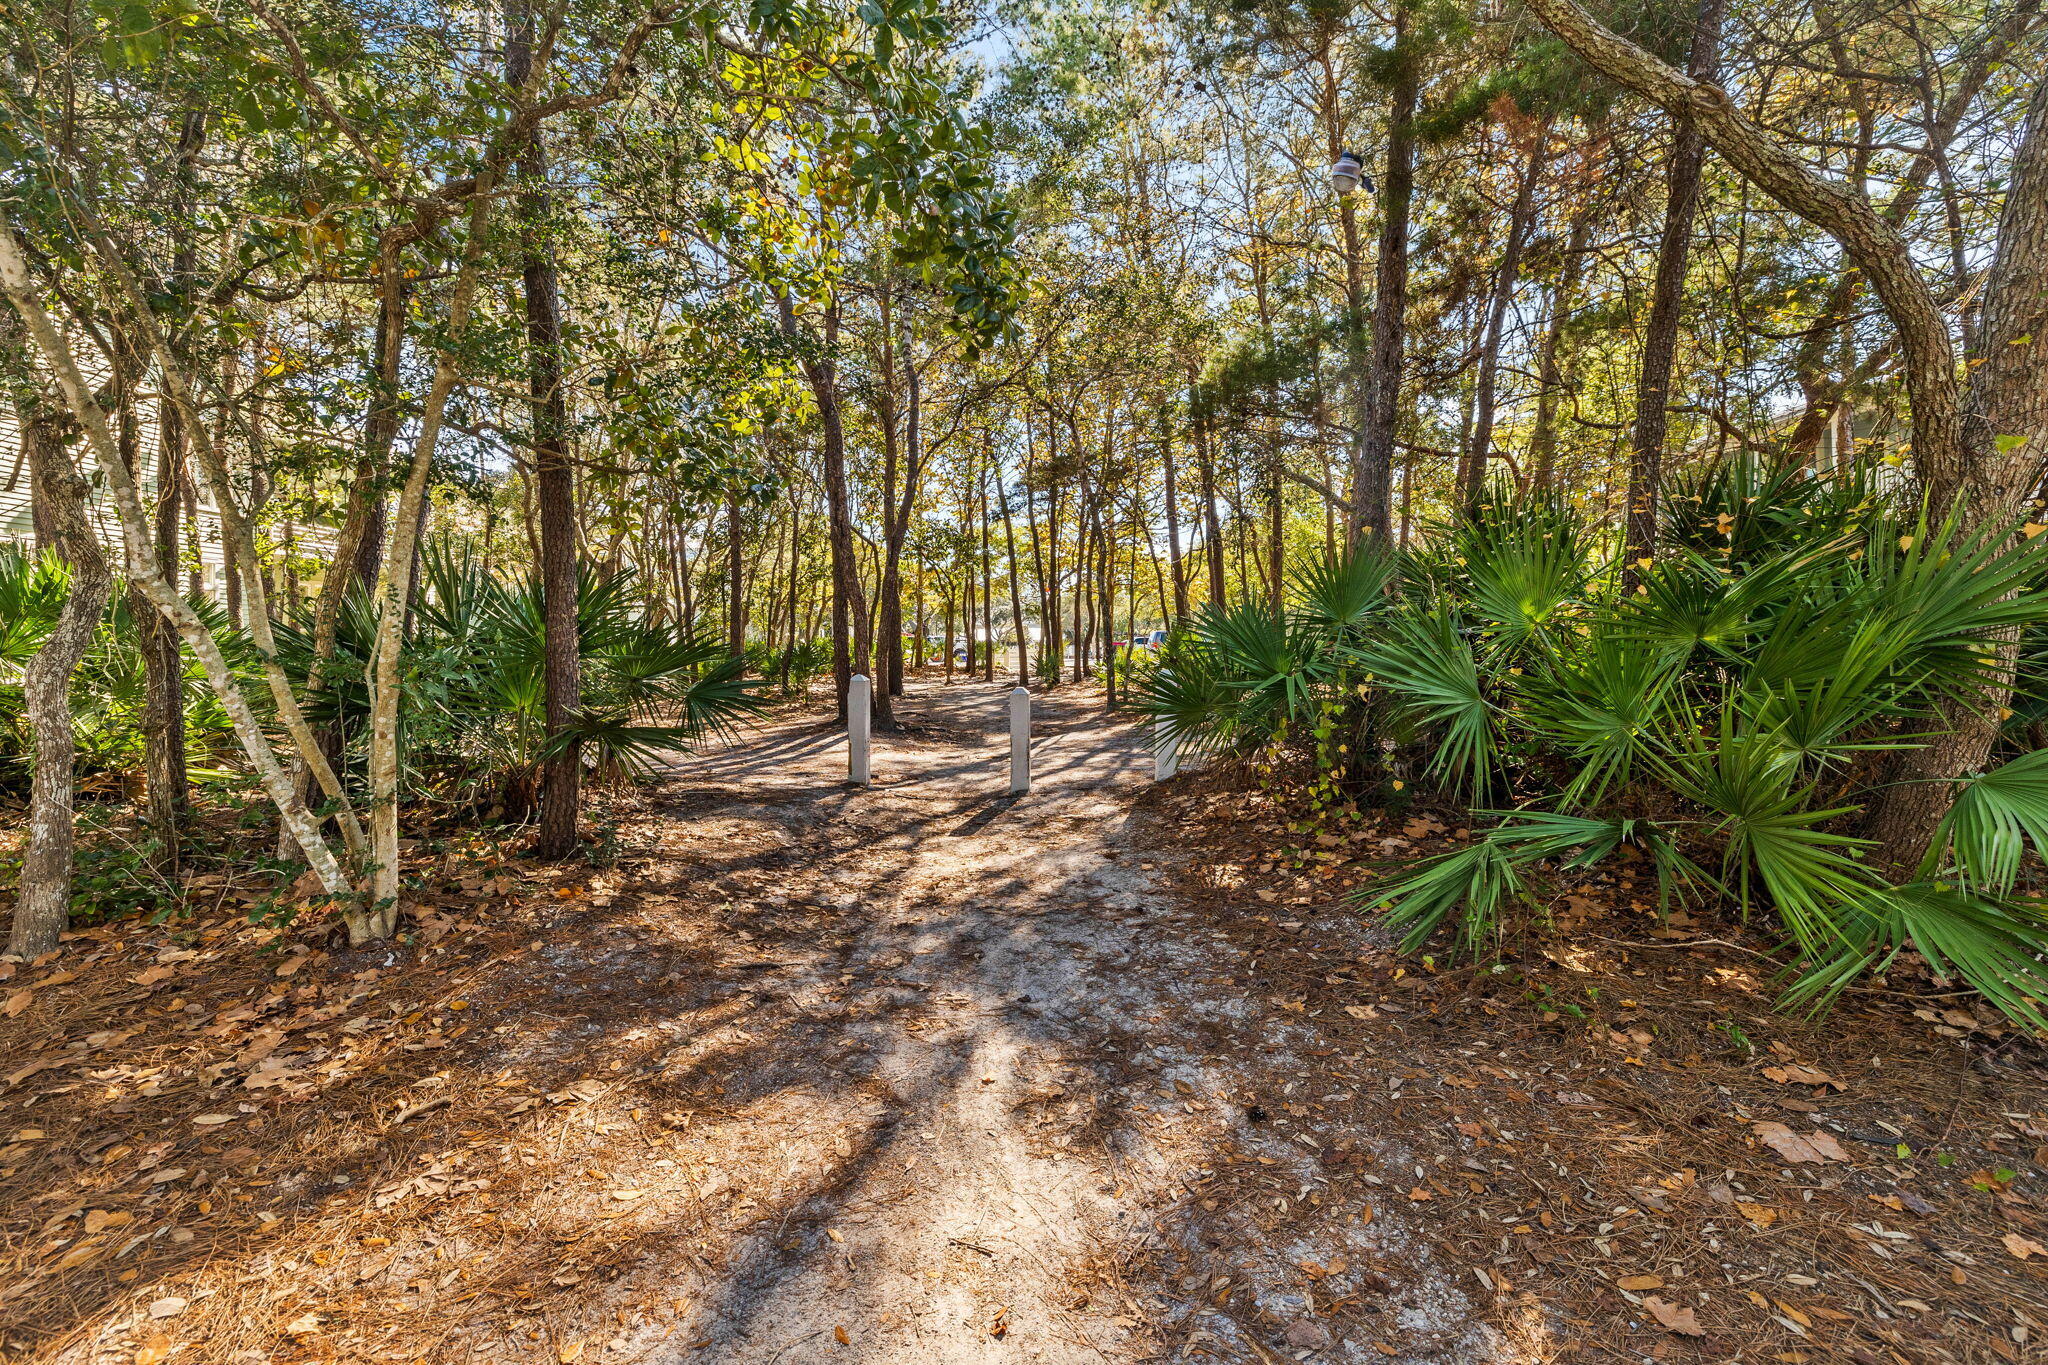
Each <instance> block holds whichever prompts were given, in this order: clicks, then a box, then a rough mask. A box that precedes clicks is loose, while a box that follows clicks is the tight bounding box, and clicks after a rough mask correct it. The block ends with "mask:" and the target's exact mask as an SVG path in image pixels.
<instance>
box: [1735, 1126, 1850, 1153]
mask: <svg viewBox="0 0 2048 1365" xmlns="http://www.w3.org/2000/svg"><path fill="white" fill-rule="evenodd" d="M1755 1131H1756V1139H1757V1141H1758V1142H1761V1143H1763V1144H1764V1146H1766V1147H1769V1148H1770V1149H1771V1150H1772V1151H1774V1152H1776V1153H1777V1154H1778V1155H1779V1156H1781V1157H1783V1158H1785V1160H1787V1161H1790V1162H1795V1163H1796V1162H1814V1163H1819V1162H1823V1161H1847V1160H1848V1159H1849V1154H1848V1153H1847V1152H1845V1151H1843V1150H1842V1144H1841V1143H1839V1142H1836V1141H1835V1140H1834V1138H1833V1137H1831V1136H1829V1135H1828V1134H1826V1133H1824V1132H1822V1131H1821V1130H1820V1129H1818V1128H1816V1129H1814V1130H1813V1131H1812V1132H1810V1133H1807V1134H1805V1135H1804V1136H1802V1135H1800V1134H1798V1133H1795V1132H1793V1131H1792V1130H1791V1129H1790V1128H1787V1127H1786V1126H1785V1125H1784V1124H1782V1123H1759V1124H1756V1125H1755Z"/></svg>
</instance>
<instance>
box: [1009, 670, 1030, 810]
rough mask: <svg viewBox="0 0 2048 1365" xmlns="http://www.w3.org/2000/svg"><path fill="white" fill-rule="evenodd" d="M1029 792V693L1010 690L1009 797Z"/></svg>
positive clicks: (1021, 688)
mask: <svg viewBox="0 0 2048 1365" xmlns="http://www.w3.org/2000/svg"><path fill="white" fill-rule="evenodd" d="M1030 790H1031V692H1030V689H1028V688H1023V687H1013V688H1011V689H1010V795H1012V796H1020V795H1022V794H1023V793H1025V792H1028V791H1030Z"/></svg>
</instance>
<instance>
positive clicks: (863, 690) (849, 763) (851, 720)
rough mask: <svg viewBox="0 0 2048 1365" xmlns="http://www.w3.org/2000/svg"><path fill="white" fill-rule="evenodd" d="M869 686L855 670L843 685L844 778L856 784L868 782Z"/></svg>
mask: <svg viewBox="0 0 2048 1365" xmlns="http://www.w3.org/2000/svg"><path fill="white" fill-rule="evenodd" d="M874 713H875V705H874V697H873V688H872V687H871V685H870V684H869V682H868V680H867V675H866V674H864V673H856V674H854V675H853V677H852V678H850V679H848V680H847V684H846V780H847V781H848V782H851V783H852V784H853V785H854V786H856V787H865V786H867V785H868V731H869V727H870V725H871V724H872V723H873V721H874Z"/></svg>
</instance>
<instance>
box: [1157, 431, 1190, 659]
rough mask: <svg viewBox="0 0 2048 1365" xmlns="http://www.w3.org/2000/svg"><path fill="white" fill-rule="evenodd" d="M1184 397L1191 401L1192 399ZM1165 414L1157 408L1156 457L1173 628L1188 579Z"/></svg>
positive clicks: (1182, 610)
mask: <svg viewBox="0 0 2048 1365" xmlns="http://www.w3.org/2000/svg"><path fill="white" fill-rule="evenodd" d="M1188 397H1189V399H1190V400H1192V399H1193V397H1194V395H1193V394H1192V393H1191V394H1189V395H1188ZM1169 410H1170V409H1169V408H1168V405H1166V404H1161V412H1162V415H1161V417H1160V422H1159V436H1160V439H1159V456H1160V461H1161V464H1162V465H1163V469H1162V477H1163V478H1164V480H1165V483H1166V494H1165V495H1166V562H1167V565H1168V567H1169V569H1170V570H1171V577H1172V579H1173V623H1174V624H1175V625H1176V626H1177V625H1179V624H1180V623H1181V622H1182V621H1185V620H1187V616H1188V579H1187V570H1186V569H1185V568H1184V567H1183V566H1182V564H1181V562H1180V488H1179V485H1178V481H1177V479H1176V477H1175V474H1176V471H1175V469H1174V460H1173V423H1172V421H1171V420H1170V419H1169V418H1168V417H1167V416H1166V415H1165V413H1166V412H1167V411H1169Z"/></svg>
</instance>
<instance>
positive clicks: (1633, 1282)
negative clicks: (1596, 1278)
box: [1615, 1275, 1664, 1290]
mask: <svg viewBox="0 0 2048 1365" xmlns="http://www.w3.org/2000/svg"><path fill="white" fill-rule="evenodd" d="M1615 1283H1616V1284H1618V1285H1620V1286H1621V1287H1622V1288H1623V1289H1631V1290H1633V1289H1662V1288H1663V1287H1664V1277H1663V1276H1662V1275H1624V1276H1622V1277H1621V1278H1620V1279H1618V1280H1616V1281H1615Z"/></svg>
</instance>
